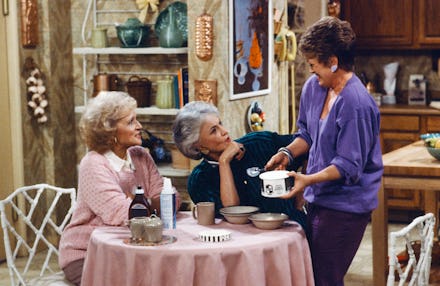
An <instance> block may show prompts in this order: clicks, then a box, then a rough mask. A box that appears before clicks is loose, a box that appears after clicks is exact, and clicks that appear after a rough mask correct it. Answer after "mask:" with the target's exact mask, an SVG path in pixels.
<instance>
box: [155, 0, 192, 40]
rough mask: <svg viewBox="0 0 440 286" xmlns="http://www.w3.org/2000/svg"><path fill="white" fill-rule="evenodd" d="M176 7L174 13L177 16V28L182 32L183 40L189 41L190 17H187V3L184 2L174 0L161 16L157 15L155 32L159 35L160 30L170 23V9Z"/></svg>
mask: <svg viewBox="0 0 440 286" xmlns="http://www.w3.org/2000/svg"><path fill="white" fill-rule="evenodd" d="M171 7H172V9H174V12H175V13H174V15H175V17H176V22H177V28H179V30H180V31H181V32H182V36H183V42H184V44H186V43H187V42H188V18H187V5H186V3H183V2H179V1H177V2H173V3H171V4H170V5H168V6H167V7H166V8H165V9H164V10H163V11H162V12H160V14H159V16H157V19H156V24H155V25H154V32H155V33H156V36H157V37H159V35H160V32H161V31H162V29H164V28H165V27H166V26H167V25H168V14H169V9H170V8H171Z"/></svg>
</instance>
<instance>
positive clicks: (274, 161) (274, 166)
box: [264, 152, 289, 171]
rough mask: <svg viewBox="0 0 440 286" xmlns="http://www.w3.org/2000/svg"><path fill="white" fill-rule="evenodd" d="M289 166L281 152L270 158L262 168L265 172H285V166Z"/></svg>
mask: <svg viewBox="0 0 440 286" xmlns="http://www.w3.org/2000/svg"><path fill="white" fill-rule="evenodd" d="M288 164H289V158H288V157H287V155H286V154H284V153H282V152H278V153H276V154H275V155H273V156H272V158H270V160H269V161H268V162H267V163H266V166H264V168H265V169H266V171H271V170H285V169H286V166H287V165H288Z"/></svg>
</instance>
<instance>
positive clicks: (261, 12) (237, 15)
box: [229, 0, 273, 100]
mask: <svg viewBox="0 0 440 286" xmlns="http://www.w3.org/2000/svg"><path fill="white" fill-rule="evenodd" d="M271 11H272V1H270V0H229V37H230V38H229V43H230V44H229V67H230V69H229V70H230V74H229V79H230V99H231V100H234V99H240V98H245V97H251V96H258V95H265V94H269V92H270V88H271V76H270V71H271V67H272V58H273V55H272V54H273V49H272V34H273V32H272V30H273V24H272V23H273V21H272V13H271Z"/></svg>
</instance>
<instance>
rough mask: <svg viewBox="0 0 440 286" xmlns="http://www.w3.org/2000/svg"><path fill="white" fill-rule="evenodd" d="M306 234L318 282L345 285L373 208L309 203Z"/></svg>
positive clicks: (326, 284)
mask: <svg viewBox="0 0 440 286" xmlns="http://www.w3.org/2000/svg"><path fill="white" fill-rule="evenodd" d="M307 213H308V214H307V237H308V240H309V245H310V252H311V254H312V263H313V273H314V276H315V285H316V286H340V285H344V276H345V274H346V273H347V270H348V268H349V267H350V264H351V262H352V260H353V257H354V256H355V254H356V251H357V250H358V248H359V245H360V243H361V240H362V237H363V235H364V232H365V228H366V226H367V224H368V222H369V220H370V217H371V212H368V213H364V214H355V213H348V212H342V211H337V210H331V209H327V208H324V207H321V206H318V205H313V204H309V205H308V207H307Z"/></svg>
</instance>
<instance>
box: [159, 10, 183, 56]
mask: <svg viewBox="0 0 440 286" xmlns="http://www.w3.org/2000/svg"><path fill="white" fill-rule="evenodd" d="M182 44H183V36H182V33H181V31H180V30H179V28H178V27H177V22H176V18H175V14H174V8H173V7H169V8H168V25H167V26H166V27H165V28H163V29H162V31H161V32H160V35H159V45H160V46H161V47H162V48H180V47H181V46H182Z"/></svg>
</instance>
